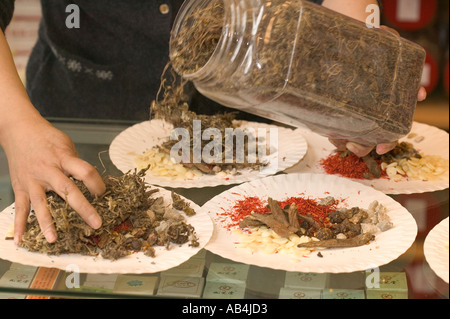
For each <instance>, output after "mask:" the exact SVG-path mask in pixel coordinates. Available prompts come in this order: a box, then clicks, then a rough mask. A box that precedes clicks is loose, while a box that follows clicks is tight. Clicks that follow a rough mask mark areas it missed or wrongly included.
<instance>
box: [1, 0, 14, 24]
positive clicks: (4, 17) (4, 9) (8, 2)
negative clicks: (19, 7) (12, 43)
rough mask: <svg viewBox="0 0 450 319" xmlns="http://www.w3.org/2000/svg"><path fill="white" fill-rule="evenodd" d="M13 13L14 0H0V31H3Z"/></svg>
mask: <svg viewBox="0 0 450 319" xmlns="http://www.w3.org/2000/svg"><path fill="white" fill-rule="evenodd" d="M13 12H14V0H0V29H2V31H5V29H6V26H7V25H8V24H9V23H10V22H11V18H12V16H13Z"/></svg>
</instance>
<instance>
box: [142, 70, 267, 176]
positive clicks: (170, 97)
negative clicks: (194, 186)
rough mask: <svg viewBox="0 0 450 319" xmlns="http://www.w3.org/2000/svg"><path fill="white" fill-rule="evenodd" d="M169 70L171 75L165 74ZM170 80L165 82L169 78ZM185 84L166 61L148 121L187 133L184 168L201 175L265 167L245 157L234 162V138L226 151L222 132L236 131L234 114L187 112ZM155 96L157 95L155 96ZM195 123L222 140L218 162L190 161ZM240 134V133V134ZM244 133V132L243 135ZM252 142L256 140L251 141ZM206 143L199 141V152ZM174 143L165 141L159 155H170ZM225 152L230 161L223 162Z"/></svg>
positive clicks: (261, 163) (248, 136) (246, 148)
mask: <svg viewBox="0 0 450 319" xmlns="http://www.w3.org/2000/svg"><path fill="white" fill-rule="evenodd" d="M168 70H170V71H171V72H168ZM170 78H171V79H172V80H171V81H169V79H170ZM186 84H187V82H186V81H183V80H182V79H180V78H179V77H178V76H177V75H176V74H175V73H174V72H173V70H172V69H171V68H170V62H169V63H168V64H167V67H166V69H165V71H164V73H163V75H162V79H161V85H160V90H159V93H162V94H163V96H162V98H158V97H157V99H156V100H155V101H153V103H152V105H151V108H150V113H151V118H154V119H162V120H165V121H166V122H168V123H171V124H172V125H173V127H174V128H184V129H186V130H187V132H188V133H189V136H190V139H191V141H190V150H191V160H190V161H188V162H181V164H183V165H184V166H186V167H188V168H197V169H198V170H200V171H201V172H202V173H204V174H216V173H218V172H222V171H225V172H237V170H239V169H244V168H251V169H258V168H260V167H262V166H265V165H267V164H268V163H267V162H263V161H260V160H259V159H258V158H257V159H256V162H251V161H248V159H247V157H246V158H245V159H244V161H242V162H240V161H237V160H236V154H237V150H236V146H237V143H236V136H234V137H233V148H230V149H228V148H227V147H226V146H225V145H226V144H225V139H226V136H227V134H226V132H225V129H227V128H231V129H240V128H239V125H238V124H236V123H237V122H235V121H234V120H235V117H236V113H235V112H225V113H221V114H214V115H204V114H197V113H195V112H193V111H191V110H190V109H189V104H188V102H187V97H186V92H185V88H186ZM158 96H159V94H158ZM197 120H199V121H200V123H201V128H202V129H206V128H215V129H218V130H219V131H220V134H221V137H222V150H221V153H222V159H221V160H219V161H216V162H214V163H205V162H204V161H203V158H202V162H201V163H194V161H193V160H192V156H193V154H192V151H193V150H194V146H193V144H194V143H193V137H194V129H193V125H194V121H197ZM242 132H244V131H242ZM243 134H245V133H243ZM249 138H254V137H253V136H252V135H251V134H247V135H246V136H245V140H244V154H248V142H249ZM255 141H257V139H256V138H255ZM209 142H210V140H203V139H202V141H201V145H200V149H201V150H203V148H204V146H205V145H206V144H208V143H209ZM176 143H178V140H168V141H166V142H164V143H163V144H162V145H160V146H159V149H160V151H161V152H164V153H167V154H170V151H171V149H172V147H173V146H174V145H175V144H176ZM227 152H232V156H231V158H233V159H234V160H233V162H231V163H230V162H229V161H226V158H227V156H228V154H227Z"/></svg>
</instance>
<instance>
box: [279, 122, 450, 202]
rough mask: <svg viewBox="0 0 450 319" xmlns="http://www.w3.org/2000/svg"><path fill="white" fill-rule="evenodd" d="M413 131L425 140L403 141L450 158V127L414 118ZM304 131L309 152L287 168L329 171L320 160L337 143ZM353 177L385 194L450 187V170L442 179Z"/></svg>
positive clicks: (289, 170) (430, 152) (314, 171)
mask: <svg viewBox="0 0 450 319" xmlns="http://www.w3.org/2000/svg"><path fill="white" fill-rule="evenodd" d="M411 132H413V133H417V135H418V136H423V137H424V140H423V141H421V142H419V143H417V142H415V141H414V139H410V138H407V137H405V138H402V139H400V141H405V142H409V143H411V144H413V145H414V147H415V148H416V149H417V150H418V151H420V152H423V154H426V155H439V156H441V157H442V158H445V159H447V160H448V159H449V135H448V133H447V132H446V131H444V130H441V129H439V128H437V127H434V126H430V125H427V124H422V123H418V122H414V123H413V126H412V129H411ZM302 134H303V136H304V137H305V138H306V140H307V142H308V153H307V154H306V156H305V157H304V159H303V160H302V161H301V162H300V163H298V164H297V165H295V166H293V167H291V168H288V169H286V172H287V173H319V174H326V173H325V170H324V169H323V167H321V165H320V163H319V162H320V160H321V159H324V158H326V157H328V156H329V155H330V154H331V153H332V152H333V151H334V150H335V149H336V147H335V146H334V145H333V144H331V143H330V142H329V141H328V139H327V138H326V137H323V136H321V135H318V134H316V133H313V132H311V131H307V130H305V129H303V131H302ZM352 180H353V181H355V182H358V183H362V184H364V185H367V186H370V187H373V188H375V189H377V190H380V191H382V192H383V193H385V194H392V195H395V194H414V193H425V192H434V191H438V190H444V189H447V188H448V187H449V172H447V174H446V176H445V177H444V178H443V179H442V180H436V181H419V180H412V179H408V178H403V179H402V180H400V181H397V182H396V181H393V180H390V179H387V178H379V179H372V180H362V179H352Z"/></svg>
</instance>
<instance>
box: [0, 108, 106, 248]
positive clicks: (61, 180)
mask: <svg viewBox="0 0 450 319" xmlns="http://www.w3.org/2000/svg"><path fill="white" fill-rule="evenodd" d="M7 132H8V134H7V136H6V138H5V139H4V141H3V148H4V150H5V153H6V156H7V158H8V164H9V172H10V177H11V184H12V187H13V190H14V195H15V221H14V241H15V243H16V244H18V243H19V242H20V241H21V237H22V235H23V234H24V232H25V229H26V222H27V218H28V214H29V212H30V203H31V205H32V206H33V209H34V212H35V214H36V217H37V219H38V222H39V226H40V228H41V230H42V232H43V234H44V236H45V238H46V240H47V241H48V242H50V243H52V242H55V241H56V240H57V234H56V230H55V227H54V225H53V220H52V217H51V214H50V211H49V208H48V204H47V197H46V192H48V191H54V192H56V193H57V194H58V195H59V196H61V197H62V198H63V199H65V200H66V201H67V203H68V204H69V205H70V206H71V207H72V208H73V209H74V210H75V211H77V212H78V213H79V214H80V216H81V217H82V218H83V219H84V220H85V221H86V223H87V224H88V225H89V226H91V227H92V228H94V229H98V228H99V227H100V226H101V224H102V220H101V217H100V216H99V215H98V213H97V212H96V211H95V209H94V208H93V207H92V205H91V204H90V203H89V202H88V200H87V199H86V198H85V197H84V196H83V194H82V193H81V191H80V190H79V188H78V187H77V186H76V185H75V183H73V181H72V180H71V179H70V178H69V177H73V178H75V179H77V180H80V181H82V182H83V183H84V184H85V185H86V187H87V188H88V189H89V191H90V192H91V193H92V194H95V195H98V196H100V195H102V194H103V193H104V192H105V189H106V186H105V184H104V182H103V179H102V178H101V176H100V175H99V173H98V172H97V170H96V169H95V168H94V167H93V166H91V165H90V164H89V163H87V162H85V161H83V160H82V159H80V158H79V157H78V155H77V152H76V150H75V146H74V144H73V142H72V140H71V139H70V138H69V137H68V136H67V135H66V134H64V133H63V132H61V131H59V130H58V129H56V128H55V127H53V126H52V125H51V124H50V123H49V122H47V121H46V120H45V119H43V118H41V117H39V116H38V117H32V118H31V119H26V118H25V119H22V120H21V121H18V123H14V125H13V127H10V128H9V129H8V130H7Z"/></svg>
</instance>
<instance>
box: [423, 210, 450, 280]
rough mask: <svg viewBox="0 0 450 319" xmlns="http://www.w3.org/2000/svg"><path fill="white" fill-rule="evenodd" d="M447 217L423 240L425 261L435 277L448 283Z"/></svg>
mask: <svg viewBox="0 0 450 319" xmlns="http://www.w3.org/2000/svg"><path fill="white" fill-rule="evenodd" d="M448 228H449V219H448V217H447V218H445V219H444V220H442V221H441V222H440V223H439V224H437V225H436V226H435V227H434V228H433V229H432V230H431V231H430V233H429V234H428V235H427V237H426V238H425V243H424V246H423V249H424V254H425V259H426V260H427V262H428V264H429V265H430V268H431V269H433V271H434V272H435V273H436V275H437V276H438V277H439V278H441V279H442V280H444V281H445V282H446V283H448V273H449V270H448V258H449V254H448V249H449V246H448V245H449V243H448Z"/></svg>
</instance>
